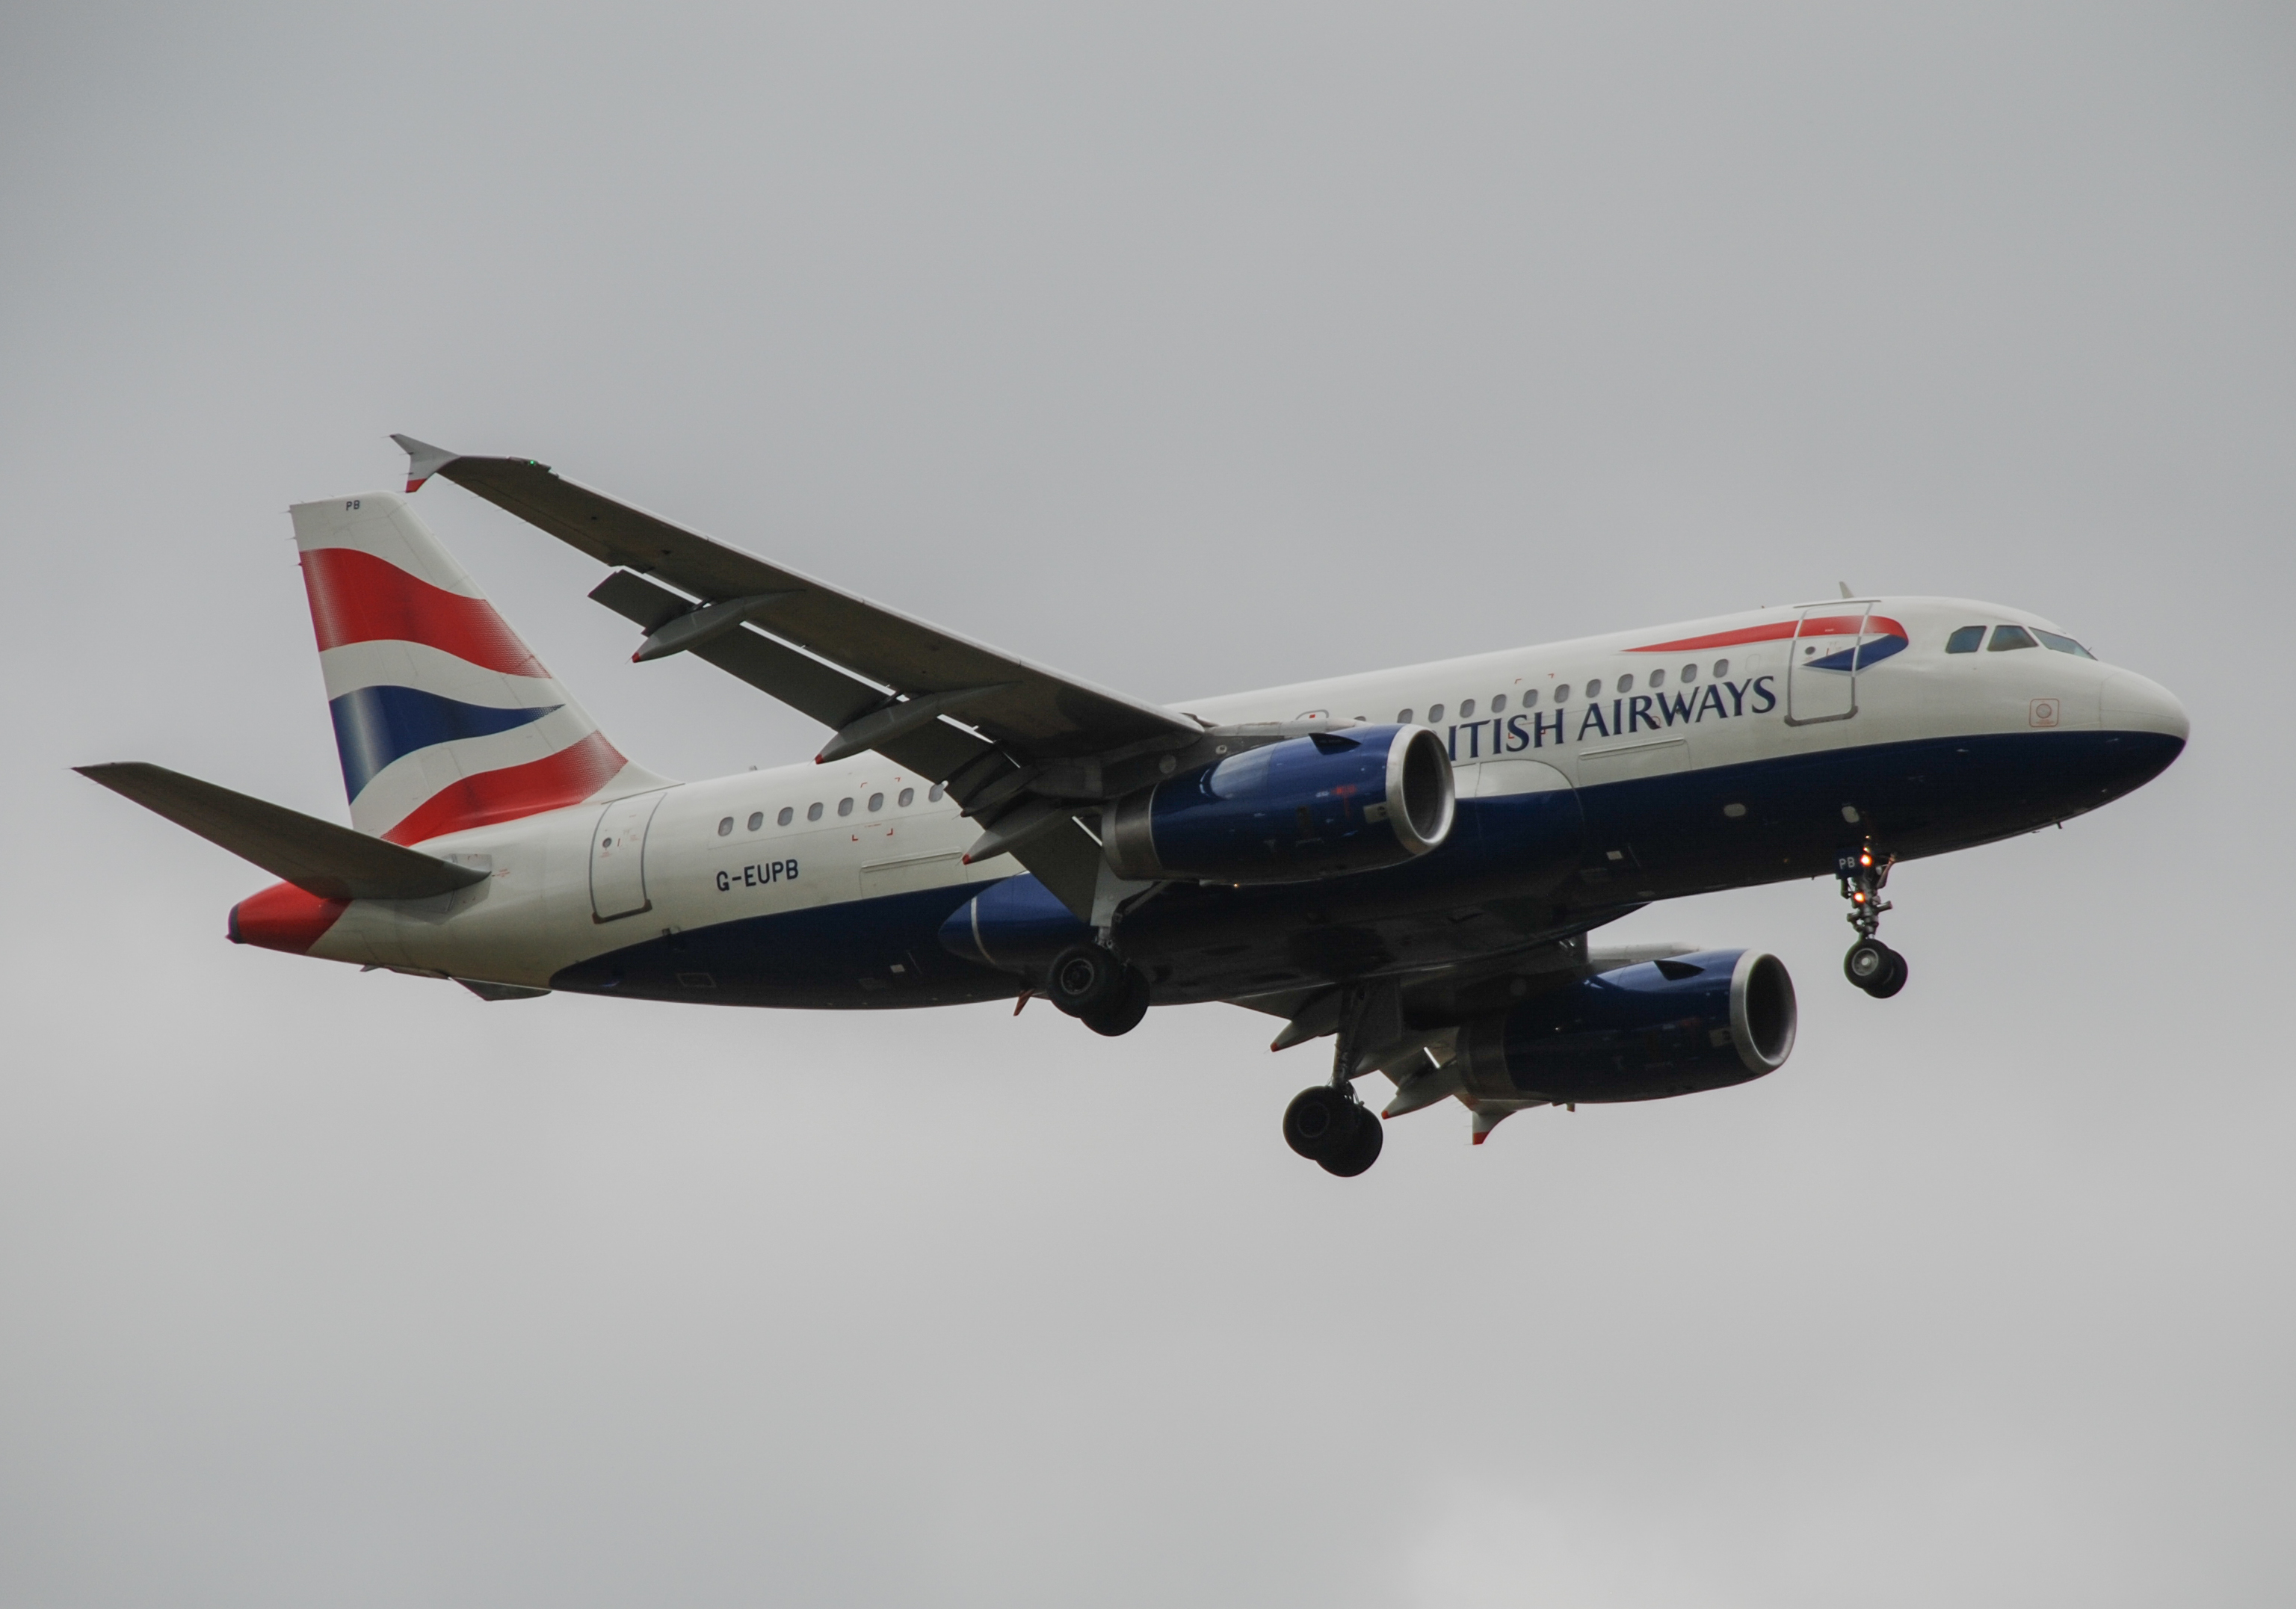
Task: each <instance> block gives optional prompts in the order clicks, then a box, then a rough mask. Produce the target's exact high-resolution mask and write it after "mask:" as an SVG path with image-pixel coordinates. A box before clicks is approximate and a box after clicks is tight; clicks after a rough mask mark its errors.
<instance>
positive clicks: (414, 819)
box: [383, 732, 630, 843]
mask: <svg viewBox="0 0 2296 1609" xmlns="http://www.w3.org/2000/svg"><path fill="white" fill-rule="evenodd" d="M629 763H630V762H629V761H628V760H627V759H623V758H622V756H621V754H620V752H619V751H618V750H616V749H615V747H614V745H613V744H611V743H608V742H607V741H606V735H605V734H604V733H603V732H593V733H592V734H590V735H589V736H587V737H586V738H584V739H583V740H582V741H581V742H580V743H574V744H571V745H570V746H569V747H567V748H563V749H561V750H560V751H558V752H557V753H555V754H552V755H549V756H546V757H545V758H544V759H537V760H529V761H528V762H527V763H526V764H525V765H522V766H504V768H502V769H501V770H499V771H481V772H480V773H479V774H478V775H477V776H465V777H463V779H462V780H461V781H460V782H455V783H449V784H447V786H445V787H443V788H441V789H439V792H436V793H433V794H432V795H431V796H430V798H429V799H427V800H423V801H422V803H421V804H419V805H417V806H415V807H414V809H413V810H411V811H410V812H408V814H407V816H406V819H405V820H403V821H401V822H400V823H399V824H398V825H397V826H395V827H393V828H391V829H390V831H389V832H388V833H384V834H383V836H384V837H385V838H387V839H389V841H391V842H393V843H421V842H422V841H423V840H424V839H426V838H436V837H438V836H439V834H440V833H460V832H463V831H465V830H466V829H468V828H471V827H483V826H487V825H491V824H492V823H495V822H497V821H516V820H517V819H518V818H519V817H521V816H538V815H540V814H541V813H542V812H543V811H545V810H556V809H563V808H564V807H565V806H567V805H570V804H580V803H581V802H582V801H583V800H586V799H587V798H589V797H590V795H591V794H593V793H595V792H597V791H598V790H599V789H600V788H603V787H604V786H605V785H606V784H608V783H610V782H611V781H612V780H613V779H614V776H615V774H616V773H617V772H619V771H620V770H621V768H623V767H624V766H626V765H627V764H629Z"/></svg>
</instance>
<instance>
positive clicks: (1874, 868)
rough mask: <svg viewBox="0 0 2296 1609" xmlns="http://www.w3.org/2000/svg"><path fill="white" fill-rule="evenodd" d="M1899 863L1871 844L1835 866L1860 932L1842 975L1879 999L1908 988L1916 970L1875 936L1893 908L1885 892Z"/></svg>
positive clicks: (1843, 963) (1853, 922) (1843, 961)
mask: <svg viewBox="0 0 2296 1609" xmlns="http://www.w3.org/2000/svg"><path fill="white" fill-rule="evenodd" d="M1896 864H1897V861H1896V859H1895V858H1876V857H1875V855H1874V846H1873V845H1871V844H1867V845H1866V847H1865V848H1864V849H1862V850H1858V851H1857V853H1856V854H1854V855H1843V856H1841V857H1839V858H1837V859H1836V860H1835V862H1834V867H1833V870H1834V874H1835V875H1836V876H1838V877H1839V878H1841V897H1842V898H1843V899H1847V900H1848V901H1849V916H1848V917H1847V918H1846V920H1847V921H1848V922H1849V925H1850V926H1852V927H1854V928H1856V929H1857V943H1855V944H1853V945H1851V946H1850V947H1849V954H1848V955H1846V956H1842V957H1841V972H1842V975H1843V976H1844V977H1846V978H1848V979H1849V981H1851V982H1852V983H1855V984H1856V985H1857V987H1858V988H1860V989H1864V990H1865V991H1866V993H1867V994H1869V995H1871V996H1873V997H1874V998H1875V999H1877V1000H1886V999H1888V998H1889V997H1890V996H1891V995H1894V994H1896V993H1897V992H1898V990H1899V989H1903V988H1905V986H1906V979H1907V976H1908V975H1909V974H1910V973H1911V970H1912V969H1911V968H1909V967H1908V966H1907V965H1906V958H1905V957H1904V956H1901V955H1899V954H1898V952H1897V951H1896V950H1893V949H1891V948H1890V947H1889V946H1888V945H1886V944H1884V943H1882V940H1880V939H1878V938H1876V937H1875V936H1874V935H1875V934H1876V933H1877V932H1879V930H1880V928H1881V926H1882V912H1883V911H1886V910H1888V909H1889V908H1890V902H1889V901H1888V900H1886V899H1882V890H1883V889H1884V888H1886V887H1888V886H1889V882H1890V867H1891V866H1895V865H1896Z"/></svg>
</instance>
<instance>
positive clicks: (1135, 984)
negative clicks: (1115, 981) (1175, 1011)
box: [1080, 966, 1148, 1039]
mask: <svg viewBox="0 0 2296 1609" xmlns="http://www.w3.org/2000/svg"><path fill="white" fill-rule="evenodd" d="M1147 1014H1148V980H1147V977H1146V976H1145V975H1144V973H1141V972H1140V971H1139V969H1137V968H1136V967H1130V966H1128V967H1126V968H1125V969H1124V986H1123V988H1122V989H1119V991H1118V992H1117V996H1116V998H1114V999H1113V1000H1111V1001H1110V1002H1109V1003H1108V1004H1107V1005H1105V1006H1100V1007H1097V1008H1096V1009H1095V1010H1092V1011H1088V1012H1086V1013H1085V1014H1084V1015H1083V1016H1082V1018H1081V1019H1080V1021H1082V1022H1083V1023H1084V1025H1085V1026H1086V1027H1087V1028H1089V1029H1091V1030H1093V1032H1095V1033H1103V1034H1106V1035H1107V1036H1108V1037H1109V1038H1111V1039H1112V1038H1116V1037H1118V1036H1119V1035H1120V1034H1128V1033H1130V1032H1131V1031H1132V1030H1134V1029H1136V1028H1137V1027H1139V1026H1140V1019H1141V1018H1143V1017H1144V1016H1146V1015H1147Z"/></svg>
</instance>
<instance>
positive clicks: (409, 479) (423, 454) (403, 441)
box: [390, 431, 463, 492]
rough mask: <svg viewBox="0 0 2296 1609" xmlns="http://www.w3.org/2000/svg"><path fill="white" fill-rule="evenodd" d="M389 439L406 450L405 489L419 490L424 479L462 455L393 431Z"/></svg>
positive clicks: (427, 478)
mask: <svg viewBox="0 0 2296 1609" xmlns="http://www.w3.org/2000/svg"><path fill="white" fill-rule="evenodd" d="M390 439H392V440H393V441H396V442H397V443H398V445H399V446H400V447H404V448H405V449H406V489H407V490H408V491H411V492H414V491H421V490H422V483H423V482H424V481H425V480H429V479H430V477H431V476H433V475H435V474H437V473H438V472H439V471H440V470H442V469H445V468H446V467H447V465H448V464H452V463H453V462H454V461H455V459H457V458H459V457H461V456H463V455H462V454H460V453H450V452H448V451H447V449H446V448H445V447H432V446H431V445H430V443H429V442H427V441H417V440H416V439H414V437H412V436H401V435H399V434H398V433H397V432H395V431H394V432H393V433H392V435H391V438H390Z"/></svg>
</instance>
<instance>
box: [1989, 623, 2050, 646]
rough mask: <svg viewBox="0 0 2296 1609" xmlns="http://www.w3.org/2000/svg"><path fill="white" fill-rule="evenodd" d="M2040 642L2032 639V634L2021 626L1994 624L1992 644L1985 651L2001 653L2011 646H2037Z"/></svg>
mask: <svg viewBox="0 0 2296 1609" xmlns="http://www.w3.org/2000/svg"><path fill="white" fill-rule="evenodd" d="M2039 646H2040V644H2038V643H2037V642H2035V641H2034V640H2033V634H2032V633H2031V632H2030V631H2028V630H2026V629H2025V628H2023V627H2022V626H1996V627H1995V628H1993V644H1992V646H1991V647H1990V648H1989V649H1988V650H1987V652H1988V653H2005V652H2006V651H2008V650H2009V649H2012V648H2038V647H2039Z"/></svg>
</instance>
